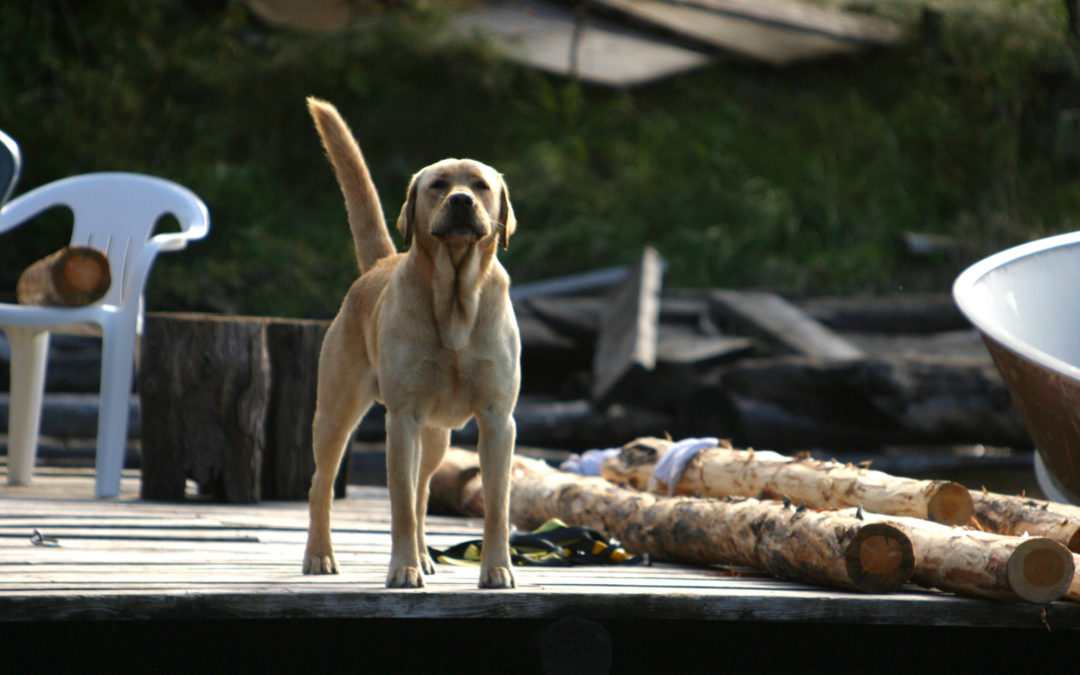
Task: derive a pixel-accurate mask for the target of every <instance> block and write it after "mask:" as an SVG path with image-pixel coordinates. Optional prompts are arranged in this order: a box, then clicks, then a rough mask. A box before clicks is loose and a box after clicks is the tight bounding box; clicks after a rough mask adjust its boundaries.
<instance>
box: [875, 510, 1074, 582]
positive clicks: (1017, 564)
mask: <svg viewBox="0 0 1080 675" xmlns="http://www.w3.org/2000/svg"><path fill="white" fill-rule="evenodd" d="M864 517H865V518H866V519H867V520H869V521H872V522H886V523H890V524H892V525H895V526H897V527H899V528H900V529H901V530H903V531H904V534H906V535H907V536H908V538H910V539H911V545H912V548H913V549H914V553H915V572H914V574H913V576H912V581H914V582H916V583H918V584H921V585H923V586H929V587H933V588H938V589H941V590H943V591H950V592H953V593H957V594H959V595H971V596H977V597H983V598H994V599H998V600H1026V601H1028V602H1034V603H1039V604H1045V603H1048V602H1053V601H1054V600H1057V599H1059V598H1061V597H1062V596H1063V595H1065V593H1066V592H1067V591H1068V589H1069V587H1070V585H1071V584H1072V582H1073V579H1074V577H1075V573H1076V567H1075V563H1074V561H1073V554H1072V553H1071V552H1070V551H1069V550H1068V549H1067V548H1065V546H1063V545H1062V544H1061V543H1060V542H1056V541H1053V540H1051V539H1047V538H1046V537H1012V536H1007V535H1000V534H993V533H989V532H979V531H976V530H968V529H965V528H962V527H949V526H947V525H941V524H938V523H931V522H929V521H926V520H921V519H919V518H903V517H896V516H882V515H878V514H864Z"/></svg>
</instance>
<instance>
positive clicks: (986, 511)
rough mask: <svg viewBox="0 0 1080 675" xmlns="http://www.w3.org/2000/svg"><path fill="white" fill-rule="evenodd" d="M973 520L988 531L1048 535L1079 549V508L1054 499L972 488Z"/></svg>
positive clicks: (1075, 549) (1077, 550)
mask: <svg viewBox="0 0 1080 675" xmlns="http://www.w3.org/2000/svg"><path fill="white" fill-rule="evenodd" d="M971 496H972V498H973V499H974V503H975V513H974V522H975V523H976V524H977V525H978V526H979V528H980V529H983V530H985V531H987V532H996V533H998V534H1010V535H1017V536H1019V535H1024V534H1027V535H1030V536H1039V537H1047V538H1049V539H1053V540H1054V541H1058V542H1061V543H1062V544H1064V545H1065V546H1066V547H1068V549H1069V550H1070V551H1073V552H1074V553H1080V508H1077V507H1075V506H1071V505H1068V504H1059V503H1057V502H1047V501H1042V500H1035V499H1028V498H1027V497H1014V496H1011V495H1003V494H997V493H994V492H985V491H983V492H980V491H974V490H973V491H972V493H971Z"/></svg>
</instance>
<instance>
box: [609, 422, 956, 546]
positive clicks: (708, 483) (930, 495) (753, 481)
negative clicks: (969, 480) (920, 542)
mask: <svg viewBox="0 0 1080 675" xmlns="http://www.w3.org/2000/svg"><path fill="white" fill-rule="evenodd" d="M670 446H671V443H670V442H669V441H664V440H661V439H638V440H637V441H634V442H633V443H630V444H628V445H627V446H626V447H624V448H623V452H622V453H620V455H619V457H618V458H614V459H610V460H608V461H607V462H605V463H604V464H603V466H602V467H601V475H602V476H603V477H604V478H607V479H608V480H611V481H613V482H616V483H627V484H628V485H630V486H631V487H635V488H638V489H645V488H646V486H647V485H648V483H649V482H650V478H651V477H652V476H653V468H654V467H655V466H656V464H657V462H658V461H659V459H660V457H662V456H663V454H664V453H665V452H666V451H667V450H668V448H670ZM653 491H654V492H669V491H670V486H669V485H668V484H667V483H665V482H664V481H663V480H662V479H657V480H655V481H654V488H653ZM674 494H680V495H698V496H702V497H729V496H734V495H742V496H765V497H769V498H774V499H778V498H780V497H781V496H786V497H788V498H789V499H791V500H792V501H794V502H803V503H805V504H806V505H807V506H809V507H812V508H828V507H844V506H861V507H863V509H865V510H867V511H872V512H874V513H882V514H888V515H896V516H910V517H914V518H924V519H928V520H932V521H934V522H938V523H944V524H947V525H962V524H966V523H967V522H968V520H969V519H970V518H971V514H972V510H973V506H972V498H971V495H970V493H969V492H968V490H967V489H966V488H965V487H964V486H962V485H960V484H959V483H953V482H950V481H943V480H933V481H932V480H914V479H911V478H900V477H896V476H891V475H889V474H887V473H883V472H881V471H871V470H869V469H862V468H858V467H854V466H852V465H850V464H841V463H840V462H836V461H820V460H815V459H811V458H810V457H802V456H800V457H787V456H784V455H780V454H778V453H775V452H771V451H754V450H735V449H732V448H731V447H730V446H720V447H715V448H708V449H705V450H702V451H700V452H698V453H697V455H696V456H695V457H693V458H692V459H690V461H689V463H688V464H687V465H686V469H685V470H684V471H683V472H682V473H681V476H680V477H679V479H678V482H677V485H676V487H675V490H674Z"/></svg>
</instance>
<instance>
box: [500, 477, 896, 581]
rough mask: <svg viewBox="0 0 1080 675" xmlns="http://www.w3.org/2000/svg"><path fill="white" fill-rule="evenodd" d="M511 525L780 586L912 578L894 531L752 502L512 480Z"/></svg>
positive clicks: (582, 480)
mask: <svg viewBox="0 0 1080 675" xmlns="http://www.w3.org/2000/svg"><path fill="white" fill-rule="evenodd" d="M510 517H511V519H512V520H513V521H514V523H515V524H517V525H518V526H519V527H523V528H529V529H531V528H535V527H538V526H539V525H540V524H542V523H544V522H545V521H547V520H548V519H550V518H561V519H562V520H563V521H565V522H567V523H568V524H571V525H581V526H585V527H591V528H594V529H597V530H601V531H604V532H607V533H609V534H610V535H611V536H614V537H616V538H618V539H619V540H621V541H622V543H623V546H625V547H626V548H627V549H628V550H633V551H643V552H648V553H649V554H650V555H652V556H653V557H654V558H656V559H658V560H673V561H680V562H688V563H696V564H706V565H707V564H714V563H733V564H739V565H750V566H753V567H756V568H758V569H761V570H765V571H766V572H769V573H770V574H773V575H775V576H778V577H783V578H785V579H792V580H795V581H804V582H809V583H814V584H821V585H825V586H832V587H836V588H843V589H848V590H859V591H869V592H887V591H893V590H896V589H898V588H899V587H900V586H901V585H903V584H904V583H905V582H906V581H907V580H908V579H909V578H910V576H911V573H912V571H913V568H914V557H913V553H912V549H911V542H910V540H909V539H908V538H907V536H906V535H904V533H903V532H902V531H901V530H900V529H899V528H897V527H896V526H894V525H890V524H889V523H884V522H877V523H867V522H864V521H861V520H858V519H857V518H855V517H854V516H849V515H846V514H844V515H841V514H837V513H835V512H831V511H814V510H811V509H807V508H805V507H803V508H796V507H794V506H793V505H789V506H785V505H784V504H782V503H780V502H773V501H760V500H757V499H732V500H728V501H721V500H715V499H699V498H695V497H659V498H658V497H655V496H653V495H651V494H648V493H644V492H636V491H633V490H627V489H624V488H620V487H618V486H616V485H614V484H612V483H610V482H609V481H606V480H604V479H602V478H586V477H581V476H575V475H572V474H567V473H562V472H555V473H550V474H547V475H526V476H521V477H518V478H517V479H516V480H515V481H514V483H513V488H512V491H511V496H510Z"/></svg>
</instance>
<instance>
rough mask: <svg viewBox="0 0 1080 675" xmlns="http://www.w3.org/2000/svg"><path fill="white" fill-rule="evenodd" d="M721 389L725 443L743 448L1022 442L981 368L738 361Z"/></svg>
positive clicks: (899, 361)
mask: <svg viewBox="0 0 1080 675" xmlns="http://www.w3.org/2000/svg"><path fill="white" fill-rule="evenodd" d="M723 386H724V389H725V391H727V392H728V395H729V397H730V399H731V401H732V404H733V406H734V408H735V412H736V414H737V419H738V428H737V429H735V431H734V435H735V437H734V439H733V440H734V441H735V442H736V443H737V444H738V445H741V446H744V447H746V446H757V447H768V448H772V449H775V450H784V449H801V448H808V447H827V448H833V449H837V450H839V449H844V448H854V449H859V450H866V449H868V448H873V447H877V446H880V445H885V444H892V445H896V444H909V445H921V444H927V445H937V444H945V443H986V444H992V445H1004V446H1023V445H1025V444H1030V442H1031V441H1030V439H1029V437H1028V434H1027V431H1026V430H1025V428H1024V425H1023V421H1022V420H1021V419H1020V415H1019V414H1018V413H1017V412H1016V409H1015V408H1014V407H1013V405H1012V403H1011V402H1010V400H1009V395H1008V391H1007V390H1006V389H1005V385H1004V384H1003V383H1002V381H1001V376H1000V375H999V374H998V372H997V370H996V368H995V367H994V364H993V362H991V361H989V360H985V359H979V360H971V359H953V358H923V357H890V358H881V359H873V360H867V361H857V362H850V361H849V362H827V363H823V362H821V361H818V360H814V359H810V358H805V357H790V356H789V357H778V358H770V359H745V360H743V361H740V362H739V363H736V364H734V365H732V366H731V367H730V368H728V370H727V372H726V373H725V375H724V377H723Z"/></svg>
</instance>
